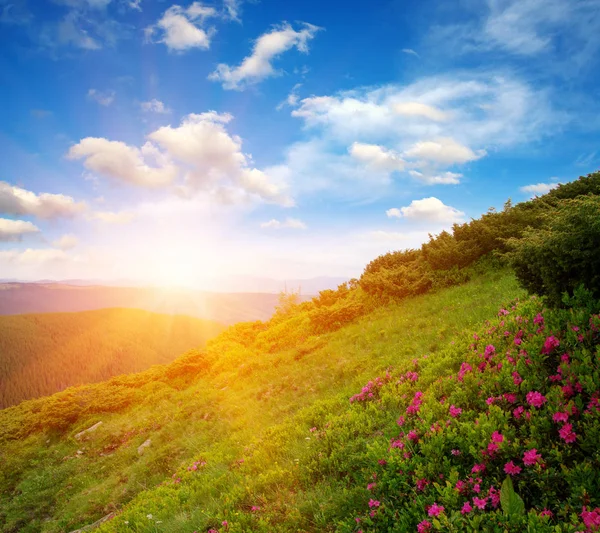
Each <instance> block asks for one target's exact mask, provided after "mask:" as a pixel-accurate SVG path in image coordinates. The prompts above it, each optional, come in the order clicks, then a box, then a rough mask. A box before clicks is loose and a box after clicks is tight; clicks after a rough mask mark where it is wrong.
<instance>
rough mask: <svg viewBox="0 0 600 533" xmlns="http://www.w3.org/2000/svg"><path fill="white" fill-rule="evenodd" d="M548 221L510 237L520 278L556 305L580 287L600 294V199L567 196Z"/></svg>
mask: <svg viewBox="0 0 600 533" xmlns="http://www.w3.org/2000/svg"><path fill="white" fill-rule="evenodd" d="M544 219H545V224H544V227H543V228H540V229H537V230H532V229H530V230H527V231H525V233H524V235H523V238H522V239H511V240H509V241H508V242H509V245H510V246H511V248H512V252H511V253H510V256H509V257H510V261H511V263H512V266H513V268H514V269H515V272H516V275H517V278H518V279H519V281H520V282H521V283H522V284H523V286H524V287H525V288H526V289H527V290H528V291H530V292H532V293H534V294H538V295H543V296H547V298H548V301H549V302H550V303H552V304H553V305H557V306H558V305H561V304H562V297H563V293H567V294H568V295H573V291H574V290H575V288H576V287H578V286H580V285H582V286H583V287H584V288H586V289H587V290H589V291H591V293H592V295H593V296H594V297H595V298H600V197H598V196H583V197H579V198H575V199H570V200H563V201H562V202H560V203H559V204H558V206H557V207H556V208H555V209H553V210H551V211H549V212H547V213H546V214H545V216H544Z"/></svg>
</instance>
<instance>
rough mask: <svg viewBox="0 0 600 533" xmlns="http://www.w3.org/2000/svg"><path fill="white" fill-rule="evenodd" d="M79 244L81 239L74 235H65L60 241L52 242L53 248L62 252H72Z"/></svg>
mask: <svg viewBox="0 0 600 533" xmlns="http://www.w3.org/2000/svg"><path fill="white" fill-rule="evenodd" d="M78 244H79V239H78V238H77V237H75V235H73V234H67V235H63V236H62V237H60V238H59V239H57V240H55V241H52V246H54V247H55V248H59V249H61V250H71V249H72V248H75V247H76V246H77V245H78Z"/></svg>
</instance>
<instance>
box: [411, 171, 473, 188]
mask: <svg viewBox="0 0 600 533" xmlns="http://www.w3.org/2000/svg"><path fill="white" fill-rule="evenodd" d="M408 173H409V174H410V175H411V176H412V177H413V178H415V179H417V180H419V181H420V182H422V183H424V184H426V185H457V184H459V183H460V179H461V178H462V177H463V175H462V174H459V173H458V172H442V173H440V174H424V173H423V172H419V171H418V170H409V171H408Z"/></svg>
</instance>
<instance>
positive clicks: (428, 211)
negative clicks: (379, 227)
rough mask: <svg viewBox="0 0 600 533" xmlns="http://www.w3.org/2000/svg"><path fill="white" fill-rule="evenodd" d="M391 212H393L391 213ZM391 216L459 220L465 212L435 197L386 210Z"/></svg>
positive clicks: (448, 220) (419, 219) (443, 220)
mask: <svg viewBox="0 0 600 533" xmlns="http://www.w3.org/2000/svg"><path fill="white" fill-rule="evenodd" d="M390 213H391V214H390ZM386 214H387V215H388V216H389V217H398V218H400V217H404V218H407V219H409V220H413V221H419V222H422V221H426V222H442V223H448V222H457V221H459V220H462V218H463V217H464V216H465V214H464V213H463V212H462V211H459V210H458V209H455V208H454V207H450V206H449V205H445V204H444V203H443V202H442V201H441V200H439V199H438V198H435V197H430V198H423V199H422V200H413V201H412V202H411V203H410V205H409V206H407V207H401V208H400V209H397V208H393V209H389V210H388V211H386Z"/></svg>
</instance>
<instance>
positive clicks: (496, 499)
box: [488, 486, 500, 509]
mask: <svg viewBox="0 0 600 533" xmlns="http://www.w3.org/2000/svg"><path fill="white" fill-rule="evenodd" d="M488 495H489V498H490V502H491V503H492V507H493V508H494V509H496V508H497V507H498V505H500V491H498V490H496V489H495V488H494V487H493V486H492V487H490V490H489V491H488Z"/></svg>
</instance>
